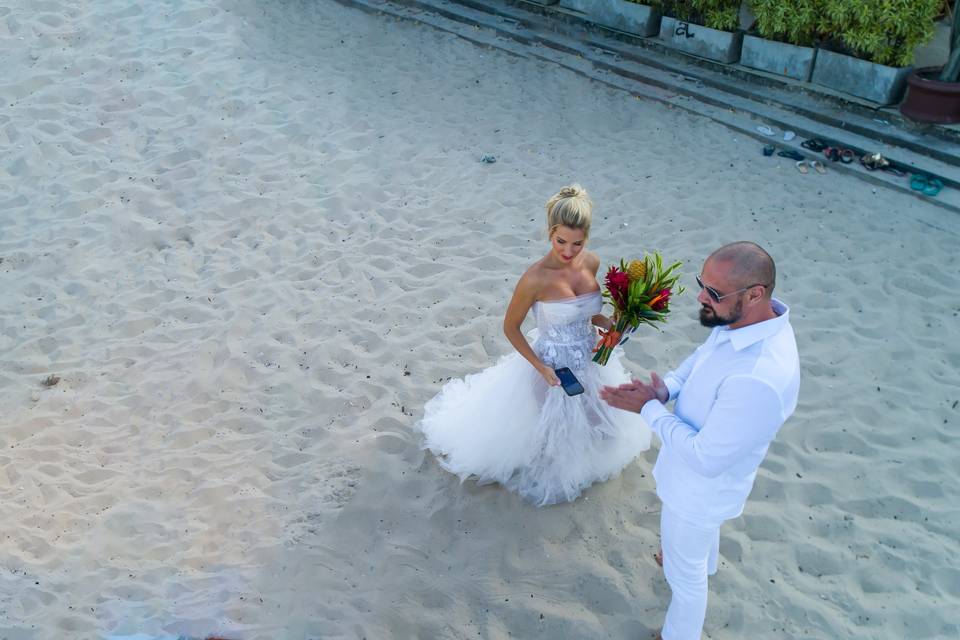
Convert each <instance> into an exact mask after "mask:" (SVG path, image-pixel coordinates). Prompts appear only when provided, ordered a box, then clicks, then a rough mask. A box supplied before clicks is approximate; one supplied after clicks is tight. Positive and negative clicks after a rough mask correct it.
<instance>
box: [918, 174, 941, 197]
mask: <svg viewBox="0 0 960 640" xmlns="http://www.w3.org/2000/svg"><path fill="white" fill-rule="evenodd" d="M941 189H943V182H941V181H940V180H939V179H938V178H929V179H928V180H927V186H926V187H924V188H923V193H924V195H928V196H935V195H937V194H938V193H940V190H941Z"/></svg>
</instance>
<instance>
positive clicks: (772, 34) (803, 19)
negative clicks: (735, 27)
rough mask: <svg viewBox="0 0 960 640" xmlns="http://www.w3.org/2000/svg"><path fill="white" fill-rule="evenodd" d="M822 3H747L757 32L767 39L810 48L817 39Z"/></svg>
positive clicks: (780, 0) (813, 0)
mask: <svg viewBox="0 0 960 640" xmlns="http://www.w3.org/2000/svg"><path fill="white" fill-rule="evenodd" d="M821 4H822V0H750V10H751V11H753V15H754V16H756V18H757V21H756V29H757V32H758V33H759V34H760V35H761V36H763V37H764V38H767V39H768V40H779V41H781V42H789V43H790V44H796V45H800V46H803V47H810V46H813V45H814V44H815V43H816V40H817V25H818V23H819V19H820V9H821V6H820V5H821Z"/></svg>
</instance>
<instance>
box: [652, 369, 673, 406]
mask: <svg viewBox="0 0 960 640" xmlns="http://www.w3.org/2000/svg"><path fill="white" fill-rule="evenodd" d="M650 384H651V385H652V386H653V390H654V391H655V392H656V394H657V400H659V401H660V402H663V403H664V404H666V402H667V400H669V399H670V389H667V385H666V383H664V381H663V380H661V379H660V376H658V375H657V373H656V372H655V371H654V372H652V373H651V374H650Z"/></svg>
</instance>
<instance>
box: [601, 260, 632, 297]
mask: <svg viewBox="0 0 960 640" xmlns="http://www.w3.org/2000/svg"><path fill="white" fill-rule="evenodd" d="M606 284H607V291H609V292H610V297H612V298H613V301H614V302H615V303H616V305H617V306H618V307H621V306H623V304H624V302H625V301H626V299H627V289H629V288H630V276H629V275H627V274H626V273H625V272H624V271H621V270H620V269H618V268H617V267H610V270H609V271H607V278H606Z"/></svg>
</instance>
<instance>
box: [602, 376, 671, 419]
mask: <svg viewBox="0 0 960 640" xmlns="http://www.w3.org/2000/svg"><path fill="white" fill-rule="evenodd" d="M656 397H657V394H656V392H655V391H654V389H653V387H652V386H650V385H648V384H644V383H642V382H640V381H639V380H634V381H633V382H631V383H627V384H622V385H620V386H619V387H603V388H602V389H600V398H601V399H603V400H604V401H605V402H606V403H607V404H609V405H610V406H611V407H615V408H617V409H623V410H624V411H632V412H634V413H640V409H642V408H643V405H645V404H647V403H648V402H649V401H650V400H653V399H655V398H656Z"/></svg>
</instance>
